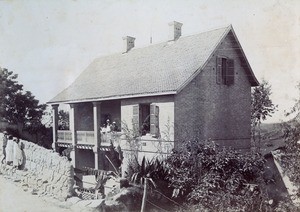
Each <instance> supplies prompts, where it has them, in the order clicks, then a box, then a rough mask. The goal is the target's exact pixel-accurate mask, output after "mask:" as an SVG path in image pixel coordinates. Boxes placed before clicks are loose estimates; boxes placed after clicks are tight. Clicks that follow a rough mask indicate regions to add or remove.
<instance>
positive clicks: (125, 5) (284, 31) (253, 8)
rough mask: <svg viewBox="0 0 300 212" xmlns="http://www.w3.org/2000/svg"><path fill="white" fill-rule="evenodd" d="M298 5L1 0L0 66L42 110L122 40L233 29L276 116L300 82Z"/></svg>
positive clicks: (232, 0) (255, 0)
mask: <svg viewBox="0 0 300 212" xmlns="http://www.w3.org/2000/svg"><path fill="white" fill-rule="evenodd" d="M299 11H300V1H298V0H266V1H261V0H251V1H250V0H248V1H239V0H207V1H201V0H194V1H193V0H186V1H179V0H169V1H162V0H156V1H155V0H151V1H135V0H123V1H104V0H74V1H71V0H64V1H61V0H51V1H50V0H48V1H39V0H26V1H22V0H10V1H6V0H0V66H1V67H3V68H8V69H9V70H11V71H13V72H14V73H17V74H19V82H21V83H22V84H23V85H24V88H25V89H26V90H29V91H31V92H32V93H33V94H34V95H35V96H36V98H37V99H39V100H40V101H41V102H42V103H45V102H47V101H49V100H50V99H51V98H53V97H54V96H55V95H56V94H58V93H59V92H60V91H62V90H63V89H64V88H66V87H67V86H68V85H69V84H70V83H71V82H73V81H74V80H75V78H76V77H77V76H78V75H79V74H80V72H82V71H83V70H84V69H85V68H86V67H87V66H88V65H89V63H91V62H92V60H93V59H95V58H97V57H99V56H101V55H107V54H111V53H114V52H120V51H122V47H123V46H122V44H123V42H122V37H123V36H125V35H130V36H133V37H136V46H137V47H141V46H146V45H148V44H149V40H150V35H151V34H152V37H153V42H154V43H156V42H161V41H166V40H167V38H168V32H169V31H168V23H169V22H170V21H173V20H176V21H179V22H181V23H183V27H182V30H183V32H182V34H183V36H184V35H189V34H195V33H198V32H202V31H207V30H209V29H214V28H218V27H223V26H227V25H229V24H232V25H233V28H234V30H235V32H236V34H237V36H238V38H239V41H240V43H241V45H242V47H243V49H244V51H245V53H246V56H247V58H248V60H249V62H250V65H251V67H252V69H253V71H254V73H255V74H256V76H257V78H258V79H259V80H261V79H262V78H265V79H266V80H267V81H268V82H269V83H270V84H271V85H272V90H273V95H272V100H273V102H274V103H275V104H278V105H279V111H278V112H277V113H276V114H274V115H273V117H272V118H269V119H268V121H269V122H274V121H279V120H280V119H282V118H283V111H284V110H286V109H289V108H290V107H291V106H292V104H293V98H296V97H298V94H297V92H296V89H295V85H296V82H298V81H300V70H299V68H298V67H300V12H299Z"/></svg>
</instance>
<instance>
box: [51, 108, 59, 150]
mask: <svg viewBox="0 0 300 212" xmlns="http://www.w3.org/2000/svg"><path fill="white" fill-rule="evenodd" d="M51 106H52V121H53V123H52V134H53V143H52V149H53V150H54V151H57V148H56V146H57V143H56V142H57V139H58V136H57V129H58V106H59V105H58V104H55V105H51Z"/></svg>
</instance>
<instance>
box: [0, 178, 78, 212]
mask: <svg viewBox="0 0 300 212" xmlns="http://www.w3.org/2000/svg"><path fill="white" fill-rule="evenodd" d="M44 211H49V212H50V211H51V212H52V211H55V212H66V211H73V210H70V208H69V207H68V206H67V205H66V203H60V202H59V201H56V200H54V199H49V198H48V200H47V201H46V200H45V199H44V198H41V197H38V196H36V195H32V194H31V193H30V192H29V191H27V192H25V191H23V189H22V188H21V187H19V186H17V185H16V184H15V183H14V182H12V181H11V180H8V179H6V178H4V176H3V175H0V212H44Z"/></svg>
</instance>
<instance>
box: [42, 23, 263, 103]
mask: <svg viewBox="0 0 300 212" xmlns="http://www.w3.org/2000/svg"><path fill="white" fill-rule="evenodd" d="M230 31H232V32H233V29H232V27H231V26H229V27H226V28H221V29H216V30H212V31H208V32H204V33H200V34H196V35H191V36H185V37H180V38H179V39H178V40H176V41H172V42H163V43H159V44H155V45H150V46H147V47H144V48H136V49H135V48H134V49H131V50H130V51H129V52H127V53H117V54H113V55H109V56H104V57H100V58H98V59H95V60H94V61H93V62H92V63H91V64H90V65H89V66H88V67H87V68H86V70H85V71H83V72H82V73H81V74H80V75H79V77H78V78H77V79H76V80H75V81H74V82H73V83H72V84H71V85H70V86H69V87H68V88H66V89H65V90H63V91H62V92H61V93H59V94H58V95H57V96H56V97H54V98H53V99H52V100H50V101H49V102H48V103H51V104H53V103H60V102H65V103H71V102H82V101H96V100H108V99H120V98H129V97H139V96H152V95H165V94H176V93H177V92H178V91H179V90H181V89H182V87H184V86H185V85H186V84H187V83H188V82H189V81H190V80H192V79H193V78H194V77H195V76H196V75H197V74H198V73H199V71H201V69H202V68H203V67H204V66H205V64H206V62H207V61H208V60H209V58H210V57H211V56H212V54H213V52H214V51H215V49H216V48H217V46H218V45H219V43H220V42H221V41H222V40H223V38H224V37H225V36H226V35H227V34H228V33H229V32H230ZM233 33H234V32H233ZM234 35H235V34H234ZM237 42H238V41H237ZM238 44H239V43H238ZM241 51H242V50H241ZM242 54H243V55H244V53H243V52H242ZM245 60H246V65H247V66H248V69H249V70H248V72H249V73H247V75H248V77H249V81H250V83H251V85H257V84H258V82H257V80H256V78H255V76H254V74H253V72H252V70H251V67H250V65H249V63H248V62H247V59H246V58H245Z"/></svg>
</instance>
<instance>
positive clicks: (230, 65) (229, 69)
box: [226, 59, 234, 85]
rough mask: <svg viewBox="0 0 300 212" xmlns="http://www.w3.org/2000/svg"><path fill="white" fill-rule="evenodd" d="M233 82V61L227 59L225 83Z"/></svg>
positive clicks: (230, 83)
mask: <svg viewBox="0 0 300 212" xmlns="http://www.w3.org/2000/svg"><path fill="white" fill-rule="evenodd" d="M233 83H234V61H233V60H232V59H227V70H226V85H233Z"/></svg>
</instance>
